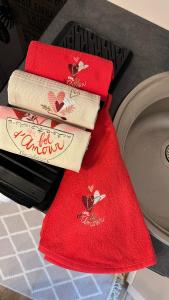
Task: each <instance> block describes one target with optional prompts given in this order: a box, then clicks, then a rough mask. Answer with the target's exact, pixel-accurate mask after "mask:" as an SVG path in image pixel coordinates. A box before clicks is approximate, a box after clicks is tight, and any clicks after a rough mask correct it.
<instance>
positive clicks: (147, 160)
mask: <svg viewBox="0 0 169 300" xmlns="http://www.w3.org/2000/svg"><path fill="white" fill-rule="evenodd" d="M114 124H115V128H116V132H117V135H118V139H119V143H120V148H121V153H122V156H123V158H124V160H125V162H126V165H127V168H128V171H129V174H130V176H131V179H132V182H133V185H134V188H135V191H136V194H137V197H138V200H139V202H140V205H141V208H142V210H143V213H144V216H145V221H146V223H147V225H148V228H149V230H150V232H151V233H152V234H153V235H154V236H155V237H156V238H158V239H159V240H160V241H162V242H163V243H165V244H167V245H169V72H165V73H161V74H158V75H155V76H152V77H150V78H148V79H147V80H145V81H143V82H142V83H141V84H139V85H138V86H137V87H136V88H135V89H133V90H132V91H131V92H130V94H128V96H127V97H126V98H125V100H124V101H123V102H122V104H121V106H120V107H119V109H118V111H117V114H116V116H115V119H114Z"/></svg>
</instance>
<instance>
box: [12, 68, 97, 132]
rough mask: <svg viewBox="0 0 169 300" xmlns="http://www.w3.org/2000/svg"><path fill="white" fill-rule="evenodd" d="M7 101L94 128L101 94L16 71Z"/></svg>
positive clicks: (13, 74)
mask: <svg viewBox="0 0 169 300" xmlns="http://www.w3.org/2000/svg"><path fill="white" fill-rule="evenodd" d="M8 102H9V103H10V104H12V105H14V106H17V107H20V108H24V109H28V110H31V111H35V112H37V113H41V114H44V115H46V116H48V117H52V118H56V119H62V120H64V121H65V122H68V123H71V124H74V125H78V126H81V127H84V128H88V129H94V125H95V121H96V118H97V114H98V110H99V107H100V96H98V95H95V94H92V93H88V92H85V91H82V90H79V89H76V88H74V87H71V86H68V85H66V84H63V83H60V82H57V81H54V80H51V79H47V78H44V77H40V76H37V75H33V74H31V73H26V72H23V71H19V70H16V71H14V72H13V73H12V75H11V77H10V80H9V83H8Z"/></svg>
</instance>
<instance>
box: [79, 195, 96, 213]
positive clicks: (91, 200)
mask: <svg viewBox="0 0 169 300" xmlns="http://www.w3.org/2000/svg"><path fill="white" fill-rule="evenodd" d="M82 201H83V204H84V206H85V208H86V209H87V211H91V210H92V208H93V204H94V197H93V196H89V197H87V196H82Z"/></svg>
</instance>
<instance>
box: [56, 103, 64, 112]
mask: <svg viewBox="0 0 169 300" xmlns="http://www.w3.org/2000/svg"><path fill="white" fill-rule="evenodd" d="M63 105H64V103H63V102H62V103H59V102H58V101H56V102H55V107H56V110H57V111H59V110H61V108H62V107H63Z"/></svg>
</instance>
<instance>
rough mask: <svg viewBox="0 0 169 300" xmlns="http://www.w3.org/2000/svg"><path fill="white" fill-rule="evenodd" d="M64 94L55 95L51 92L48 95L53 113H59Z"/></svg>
mask: <svg viewBox="0 0 169 300" xmlns="http://www.w3.org/2000/svg"><path fill="white" fill-rule="evenodd" d="M64 99H65V93H64V92H62V91H61V92H59V93H58V94H57V95H55V94H54V93H53V92H51V91H50V92H49V93H48V100H49V104H50V106H51V107H52V109H53V111H54V112H59V111H60V110H61V109H62V107H63V105H64Z"/></svg>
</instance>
